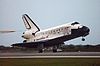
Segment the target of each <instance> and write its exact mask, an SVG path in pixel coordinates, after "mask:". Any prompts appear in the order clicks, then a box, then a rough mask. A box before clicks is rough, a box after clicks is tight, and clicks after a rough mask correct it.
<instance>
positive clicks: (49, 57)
mask: <svg viewBox="0 0 100 66" xmlns="http://www.w3.org/2000/svg"><path fill="white" fill-rule="evenodd" d="M0 58H100V56H8V57H7V56H6V57H0Z"/></svg>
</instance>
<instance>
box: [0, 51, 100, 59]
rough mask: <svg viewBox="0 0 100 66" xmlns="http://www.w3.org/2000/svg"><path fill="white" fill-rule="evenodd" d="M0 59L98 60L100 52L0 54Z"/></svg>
mask: <svg viewBox="0 0 100 66" xmlns="http://www.w3.org/2000/svg"><path fill="white" fill-rule="evenodd" d="M0 58H100V52H57V53H52V52H47V53H0Z"/></svg>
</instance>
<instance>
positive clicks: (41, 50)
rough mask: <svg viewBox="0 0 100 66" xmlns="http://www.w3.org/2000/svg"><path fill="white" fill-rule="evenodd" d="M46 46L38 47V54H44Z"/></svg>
mask: <svg viewBox="0 0 100 66" xmlns="http://www.w3.org/2000/svg"><path fill="white" fill-rule="evenodd" d="M43 48H44V45H43V44H41V45H38V52H39V53H43V52H44V49H43Z"/></svg>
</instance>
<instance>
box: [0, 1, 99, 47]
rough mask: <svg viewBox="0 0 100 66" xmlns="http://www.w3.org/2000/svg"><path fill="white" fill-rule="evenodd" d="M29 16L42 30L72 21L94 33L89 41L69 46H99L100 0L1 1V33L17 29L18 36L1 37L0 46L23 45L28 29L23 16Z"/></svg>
mask: <svg viewBox="0 0 100 66" xmlns="http://www.w3.org/2000/svg"><path fill="white" fill-rule="evenodd" d="M25 13H26V14H28V15H29V16H30V17H31V18H32V19H33V21H34V22H35V23H36V24H38V25H39V27H40V29H46V28H49V27H54V26H57V25H61V24H65V23H68V22H72V21H79V22H80V23H81V24H83V25H86V26H88V27H89V28H90V29H91V32H90V35H88V36H87V37H86V41H85V42H82V41H81V38H77V39H74V40H70V41H67V42H66V44H98V43H100V29H99V28H100V0H0V29H14V30H16V31H17V32H16V33H9V34H0V45H5V46H10V45H11V44H12V43H17V42H22V41H23V39H22V38H21V35H22V33H23V32H24V31H25V26H24V23H23V21H22V15H23V14H25Z"/></svg>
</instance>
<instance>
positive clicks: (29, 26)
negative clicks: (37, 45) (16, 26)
mask: <svg viewBox="0 0 100 66" xmlns="http://www.w3.org/2000/svg"><path fill="white" fill-rule="evenodd" d="M22 19H23V21H24V24H25V27H26V29H28V30H29V29H32V30H33V31H34V33H36V32H38V31H40V29H39V27H38V26H37V25H36V24H35V23H34V22H33V21H32V20H31V18H30V17H29V16H28V15H27V14H24V15H23V16H22Z"/></svg>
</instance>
